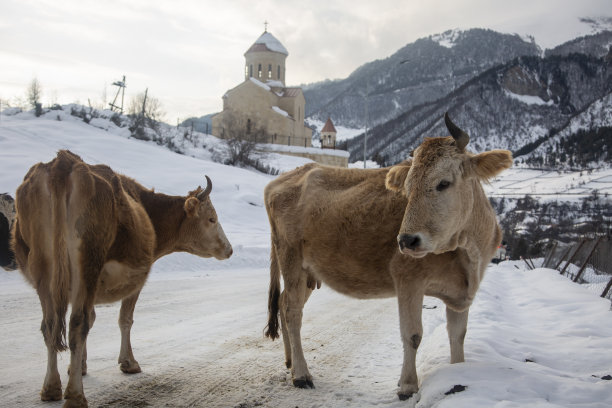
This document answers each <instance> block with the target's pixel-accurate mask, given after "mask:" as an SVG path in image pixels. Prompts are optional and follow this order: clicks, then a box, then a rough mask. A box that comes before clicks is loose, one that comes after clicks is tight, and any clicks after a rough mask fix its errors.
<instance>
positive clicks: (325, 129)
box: [321, 118, 338, 133]
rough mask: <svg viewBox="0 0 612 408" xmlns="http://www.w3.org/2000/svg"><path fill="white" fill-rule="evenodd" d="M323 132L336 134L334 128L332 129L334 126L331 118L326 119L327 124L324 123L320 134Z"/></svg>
mask: <svg viewBox="0 0 612 408" xmlns="http://www.w3.org/2000/svg"><path fill="white" fill-rule="evenodd" d="M323 132H334V133H338V132H337V131H336V128H335V127H334V124H333V123H332V121H331V118H327V122H325V126H323V129H321V133H323Z"/></svg>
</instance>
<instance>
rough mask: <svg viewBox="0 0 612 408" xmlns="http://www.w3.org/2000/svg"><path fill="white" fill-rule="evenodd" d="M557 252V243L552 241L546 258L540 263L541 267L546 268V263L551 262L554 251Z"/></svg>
mask: <svg viewBox="0 0 612 408" xmlns="http://www.w3.org/2000/svg"><path fill="white" fill-rule="evenodd" d="M556 250H557V241H553V244H552V248H550V249H549V250H548V256H546V258H544V262H543V263H542V267H544V268H548V263H549V262H550V261H551V260H552V257H553V255H554V254H555V251H556Z"/></svg>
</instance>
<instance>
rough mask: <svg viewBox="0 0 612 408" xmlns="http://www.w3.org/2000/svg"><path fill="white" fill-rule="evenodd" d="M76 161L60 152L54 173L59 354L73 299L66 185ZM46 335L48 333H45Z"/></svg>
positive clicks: (55, 341)
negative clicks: (67, 234) (68, 243)
mask: <svg viewBox="0 0 612 408" xmlns="http://www.w3.org/2000/svg"><path fill="white" fill-rule="evenodd" d="M73 164H74V159H73V158H72V157H71V156H70V153H69V152H65V151H59V152H58V154H57V159H56V160H55V163H54V166H53V168H52V170H51V174H50V179H51V180H50V181H51V185H50V186H49V187H50V192H51V208H52V210H51V211H52V212H53V213H52V217H53V226H52V228H53V246H52V248H53V261H52V267H51V288H50V290H51V298H52V302H53V311H52V313H50V316H49V317H50V318H51V319H52V320H51V322H50V323H51V327H50V328H49V327H48V328H47V329H50V333H49V334H50V335H51V338H50V339H48V340H50V342H51V344H52V345H53V349H54V350H55V351H64V350H66V348H67V346H66V311H67V310H68V302H69V296H70V279H71V278H70V264H69V262H70V260H69V258H68V247H67V245H66V233H67V225H68V220H67V216H66V206H67V205H68V197H67V196H66V195H67V191H66V183H68V182H69V175H70V171H71V170H72V165H73ZM43 334H44V331H43Z"/></svg>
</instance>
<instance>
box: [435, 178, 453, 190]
mask: <svg viewBox="0 0 612 408" xmlns="http://www.w3.org/2000/svg"><path fill="white" fill-rule="evenodd" d="M450 185H451V183H450V181H446V180H442V181H441V182H440V184H438V186H437V187H436V190H438V191H442V190H446V189H447V188H448V187H449V186H450Z"/></svg>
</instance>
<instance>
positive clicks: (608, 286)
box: [601, 278, 612, 298]
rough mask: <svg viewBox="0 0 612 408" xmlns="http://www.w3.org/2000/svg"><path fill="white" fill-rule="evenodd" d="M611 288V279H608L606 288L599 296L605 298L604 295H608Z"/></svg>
mask: <svg viewBox="0 0 612 408" xmlns="http://www.w3.org/2000/svg"><path fill="white" fill-rule="evenodd" d="M611 286H612V278H610V281H609V282H608V284H607V285H606V288H605V289H604V291H603V292H602V294H601V297H602V298H605V297H606V295H607V294H608V291H609V290H610V287H611Z"/></svg>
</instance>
